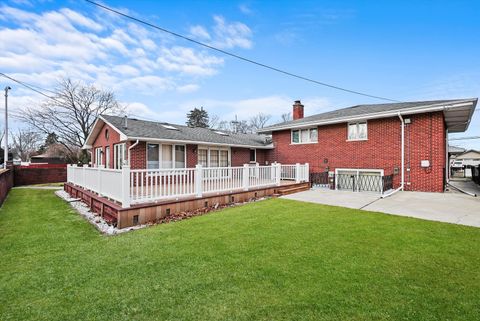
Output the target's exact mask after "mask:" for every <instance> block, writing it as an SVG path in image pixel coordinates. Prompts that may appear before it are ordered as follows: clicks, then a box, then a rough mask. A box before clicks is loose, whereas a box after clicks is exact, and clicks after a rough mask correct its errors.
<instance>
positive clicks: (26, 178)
mask: <svg viewBox="0 0 480 321" xmlns="http://www.w3.org/2000/svg"><path fill="white" fill-rule="evenodd" d="M66 181H67V165H66V164H55V166H53V164H50V165H47V166H45V165H44V166H39V164H36V165H35V166H14V186H22V185H33V184H46V183H62V182H66Z"/></svg>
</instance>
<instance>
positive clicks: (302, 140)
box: [292, 127, 318, 144]
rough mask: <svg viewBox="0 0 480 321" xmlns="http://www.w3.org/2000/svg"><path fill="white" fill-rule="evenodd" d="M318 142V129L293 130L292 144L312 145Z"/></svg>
mask: <svg viewBox="0 0 480 321" xmlns="http://www.w3.org/2000/svg"><path fill="white" fill-rule="evenodd" d="M316 142H318V129H317V128H316V127H315V128H305V129H293V130H292V144H310V143H316Z"/></svg>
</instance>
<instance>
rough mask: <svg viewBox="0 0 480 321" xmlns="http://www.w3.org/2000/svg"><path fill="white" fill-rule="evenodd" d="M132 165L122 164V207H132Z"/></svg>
mask: <svg viewBox="0 0 480 321" xmlns="http://www.w3.org/2000/svg"><path fill="white" fill-rule="evenodd" d="M130 202H131V199H130V165H123V166H122V207H123V208H127V207H130Z"/></svg>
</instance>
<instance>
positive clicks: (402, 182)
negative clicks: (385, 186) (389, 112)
mask: <svg viewBox="0 0 480 321" xmlns="http://www.w3.org/2000/svg"><path fill="white" fill-rule="evenodd" d="M398 118H400V122H401V123H402V124H401V129H402V142H401V145H402V148H401V153H402V180H401V184H400V187H399V188H397V189H395V190H394V191H392V192H391V193H388V194H383V195H382V196H381V197H382V198H385V197H388V196H390V195H393V194H395V193H396V192H398V191H403V186H404V183H405V122H404V121H403V117H402V115H401V114H400V113H398Z"/></svg>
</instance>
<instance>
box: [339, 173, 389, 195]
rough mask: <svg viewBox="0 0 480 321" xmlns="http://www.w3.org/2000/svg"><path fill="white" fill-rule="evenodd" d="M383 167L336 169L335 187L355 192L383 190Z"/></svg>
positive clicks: (379, 191) (380, 191)
mask: <svg viewBox="0 0 480 321" xmlns="http://www.w3.org/2000/svg"><path fill="white" fill-rule="evenodd" d="M382 178H383V169H349V168H337V169H336V170H335V189H337V190H347V191H353V192H378V193H382V192H383V179H382Z"/></svg>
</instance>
